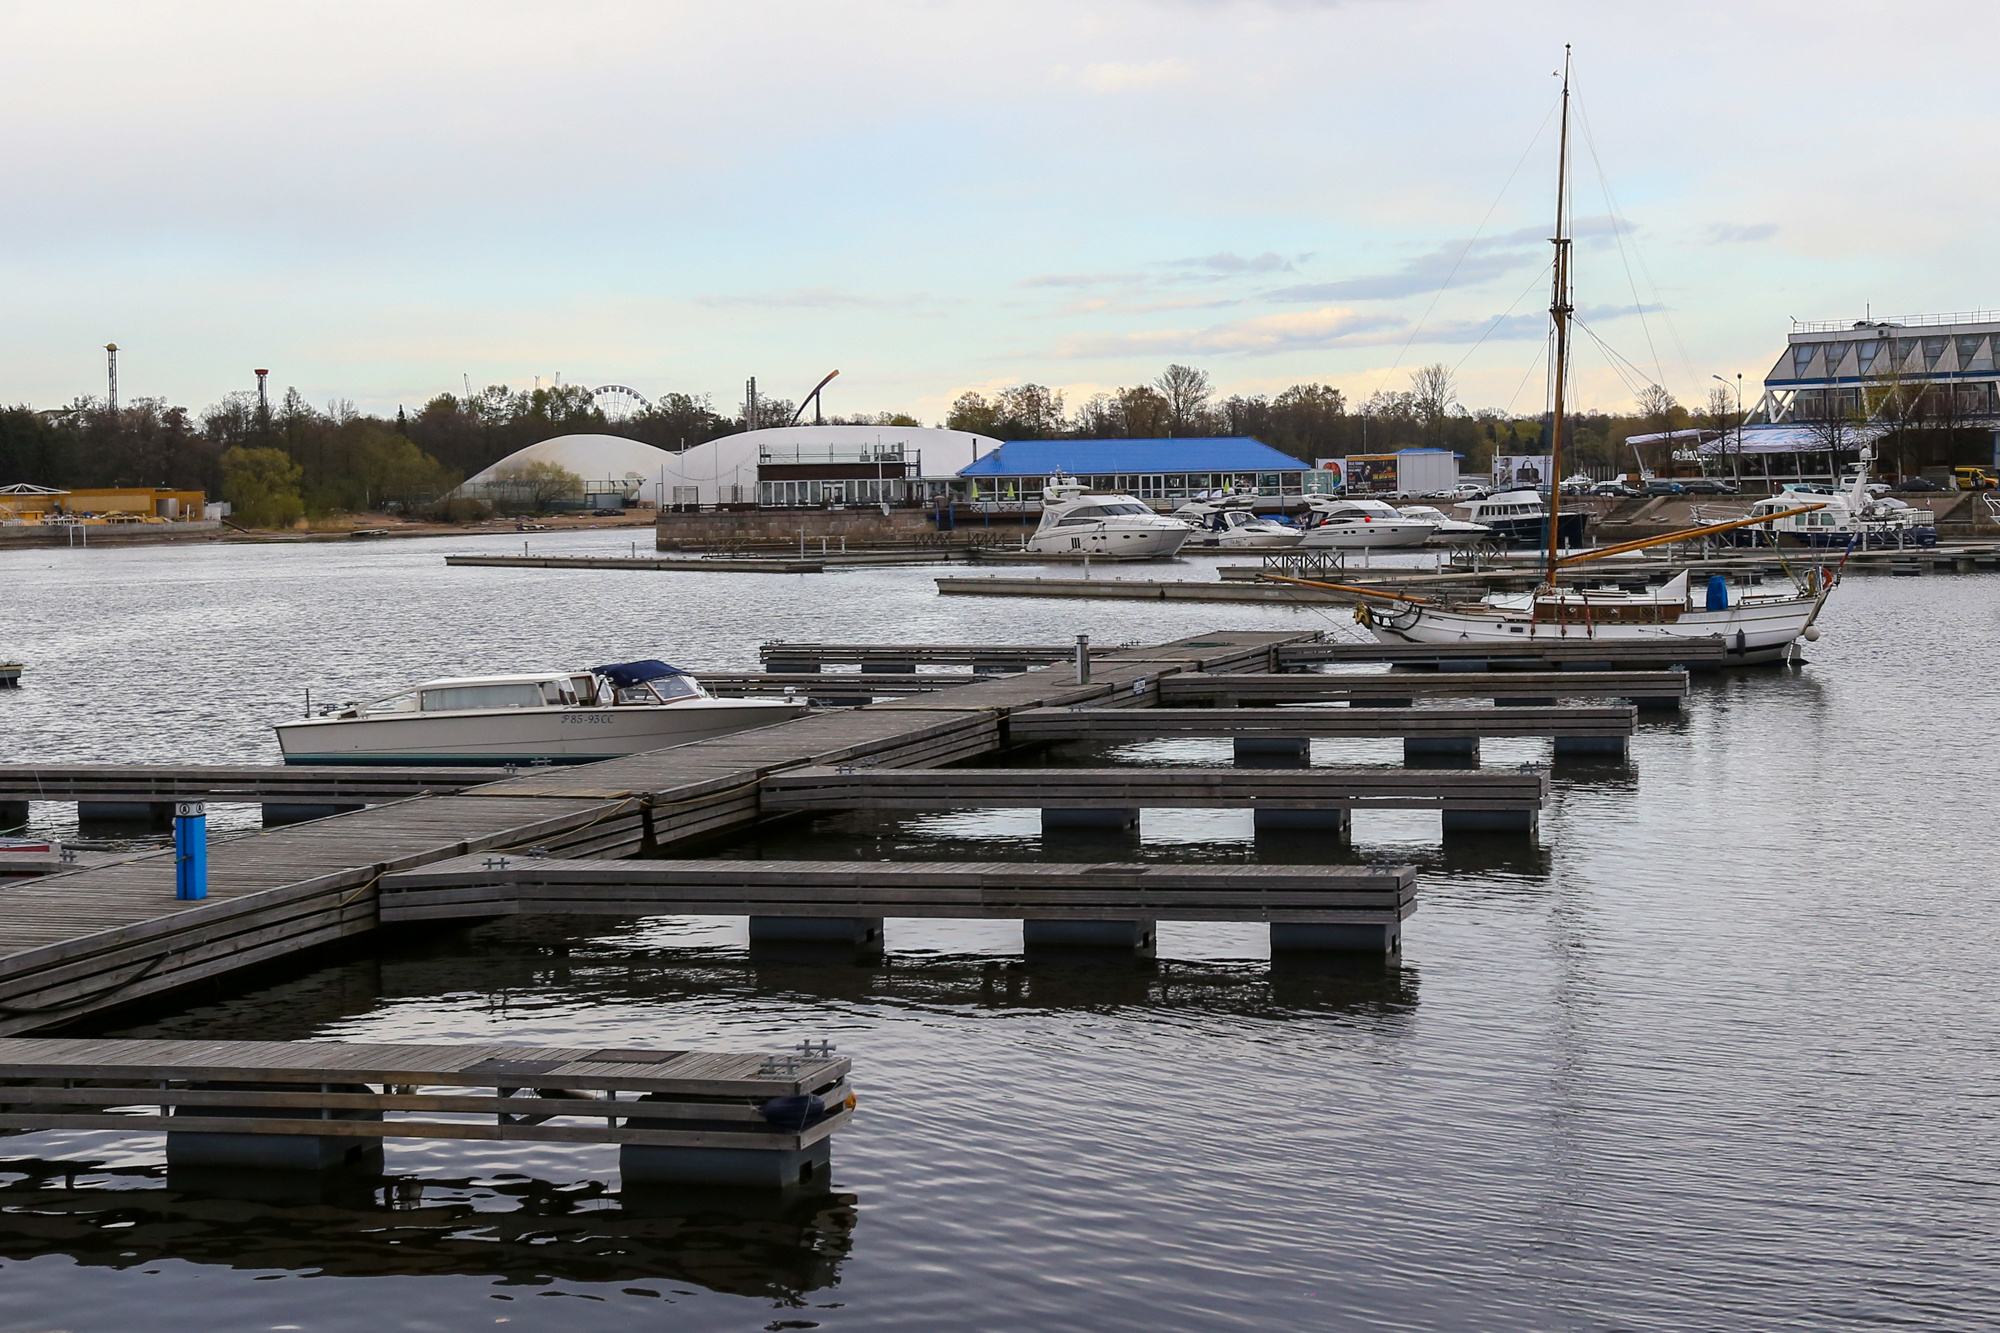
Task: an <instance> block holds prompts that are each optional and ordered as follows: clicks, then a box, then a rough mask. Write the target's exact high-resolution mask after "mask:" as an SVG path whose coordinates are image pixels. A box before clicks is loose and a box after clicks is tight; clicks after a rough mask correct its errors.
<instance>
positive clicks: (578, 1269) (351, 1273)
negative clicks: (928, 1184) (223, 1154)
mask: <svg viewBox="0 0 2000 1333" xmlns="http://www.w3.org/2000/svg"><path fill="white" fill-rule="evenodd" d="M0 1174H3V1175H5V1176H8V1177H11V1179H7V1180H6V1181H5V1182H4V1183H0V1256H4V1257H5V1258H7V1259H10V1260H14V1261H16V1262H21V1261H25V1260H29V1259H34V1258H39V1257H42V1256H45V1255H65V1256H68V1257H69V1258H70V1259H71V1260H73V1261H74V1262H75V1263H77V1264H78V1265H80V1266H82V1267H86V1268H115V1269H131V1268H144V1267H145V1266H146V1265H148V1264H153V1263H157V1262H159V1261H161V1260H164V1259H178V1260H182V1261H184V1262H188V1263H195V1264H208V1265H218V1266H221V1267H225V1268H232V1269H257V1270H264V1271H269V1270H271V1269H274V1268H275V1269H288V1270H291V1271H294V1272H304V1273H314V1274H319V1275H325V1276H333V1277H390V1276H436V1275H458V1276H480V1277H494V1278H499V1279H502V1280H503V1282H504V1283H506V1284H508V1285H515V1284H518V1285H522V1286H540V1285H544V1284H547V1283H550V1282H572V1283H596V1284H604V1283H633V1282H641V1283H645V1284H647V1290H645V1291H635V1290H632V1289H631V1288H627V1290H626V1294H628V1295H653V1296H665V1295H667V1294H668V1289H669V1288H671V1287H672V1286H674V1285H677V1284H678V1285H683V1286H699V1287H705V1288H707V1289H708V1290H710V1291H716V1292H722V1293H726V1294H731V1295H739V1296H755V1297H762V1298H765V1299H768V1300H776V1301H793V1300H797V1299H798V1298H800V1297H801V1296H803V1295H805V1294H806V1293H808V1292H813V1291H817V1290H820V1289H822V1288H825V1287H831V1286H834V1285H836V1284H837V1283H838V1282H839V1280H840V1265H841V1263H842V1261H843V1260H845V1259H846V1258H847V1257H848V1255H849V1253H850V1252H851V1250H852V1249H853V1232H854V1224H855V1216H856V1199H855V1196H853V1195H851V1194H818V1195H804V1196H800V1195H776V1194H773V1195H768V1196H765V1195H757V1194H744V1193H710V1192H695V1191H686V1190H677V1191H672V1192H659V1193H654V1192H639V1191H631V1190H628V1191H625V1192H624V1193H623V1194H622V1195H621V1194H619V1193H617V1192H614V1191H611V1190H608V1189H606V1188H605V1187H604V1186H602V1185H600V1184H598V1183H596V1182H593V1181H582V1182H576V1183H570V1184H556V1183H551V1182H549V1181H544V1180H530V1179H526V1178H519V1177H517V1178H506V1177H501V1178H496V1179H491V1180H416V1179H412V1178H409V1177H380V1178H373V1179H369V1178H357V1177H347V1176H342V1175H340V1174H339V1173H332V1174H331V1175H329V1176H324V1177H318V1176H315V1177H305V1178H303V1179H286V1178H283V1177H279V1178H276V1179H269V1180H265V1181H262V1182H261V1183H260V1182H258V1181H256V1180H254V1179H251V1178H250V1177H248V1176H245V1175H240V1174H239V1175H237V1176H234V1177H232V1178H230V1179H228V1180H217V1179H204V1178H202V1177H199V1176H188V1175H184V1174H183V1173H181V1172H178V1171H176V1172H174V1173H172V1175H170V1176H169V1175H167V1174H166V1173H164V1172H163V1171H160V1170H112V1169H106V1168H103V1167H101V1166H100V1165H98V1164H96V1163H93V1162H89V1161H49V1160H43V1159H38V1158H25V1159H16V1160H12V1161H4V1162H0ZM163 1182H164V1187H162V1183H163Z"/></svg>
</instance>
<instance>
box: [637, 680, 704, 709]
mask: <svg viewBox="0 0 2000 1333" xmlns="http://www.w3.org/2000/svg"><path fill="white" fill-rule="evenodd" d="M699 698H701V687H700V686H699V685H696V684H695V683H694V681H693V680H691V679H689V678H688V677H686V676H655V677H654V678H653V679H651V680H646V681H640V682H639V683H638V684H636V685H621V686H619V687H618V702H619V703H621V704H672V703H679V702H680V701H681V700H683V699H699Z"/></svg>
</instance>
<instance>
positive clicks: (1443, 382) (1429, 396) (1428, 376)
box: [1410, 361, 1458, 444]
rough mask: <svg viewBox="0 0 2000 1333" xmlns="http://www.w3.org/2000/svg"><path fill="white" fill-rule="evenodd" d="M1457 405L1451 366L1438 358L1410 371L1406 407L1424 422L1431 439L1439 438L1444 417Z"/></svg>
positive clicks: (1455, 384)
mask: <svg viewBox="0 0 2000 1333" xmlns="http://www.w3.org/2000/svg"><path fill="white" fill-rule="evenodd" d="M1457 406H1458V384H1457V383H1456V381H1454V380H1453V378H1452V373H1451V367H1450V366H1447V365H1445V364H1444V363H1443V362H1442V361H1439V362H1435V363H1433V364H1431V365H1428V366H1420V367H1418V368H1417V369H1416V370H1414V371H1412V372H1411V373H1410V407H1411V408H1412V410H1413V411H1415V413H1416V416H1417V419H1418V420H1419V421H1421V422H1423V423H1424V430H1425V432H1426V433H1427V434H1428V435H1430V436H1431V440H1432V443H1434V444H1435V443H1437V442H1438V440H1439V439H1441V438H1442V435H1443V430H1444V419H1445V418H1446V417H1448V416H1450V415H1451V410H1452V409H1453V408H1454V407H1457Z"/></svg>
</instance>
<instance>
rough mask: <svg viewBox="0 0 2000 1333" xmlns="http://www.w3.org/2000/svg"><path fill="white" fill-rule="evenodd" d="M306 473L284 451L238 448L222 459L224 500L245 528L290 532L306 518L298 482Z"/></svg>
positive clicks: (227, 453) (239, 446)
mask: <svg viewBox="0 0 2000 1333" xmlns="http://www.w3.org/2000/svg"><path fill="white" fill-rule="evenodd" d="M304 475H305V469H304V468H302V467H300V466H299V465H298V464H297V463H295V462H293V461H292V456H291V455H290V454H288V453H286V452H285V451H284V450H283V449H249V448H245V447H243V446H242V445H238V446H236V447H235V448H233V449H230V450H229V451H228V452H226V453H225V454H223V455H222V498H223V499H225V500H227V501H229V507H230V510H231V514H232V517H234V519H235V520H236V522H237V524H238V525H239V526H241V527H246V528H288V527H290V526H292V524H294V523H296V522H298V521H299V520H300V519H301V518H303V517H305V512H306V506H305V501H303V500H301V499H300V498H299V478H301V477H303V476H304Z"/></svg>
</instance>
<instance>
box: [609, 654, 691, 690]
mask: <svg viewBox="0 0 2000 1333" xmlns="http://www.w3.org/2000/svg"><path fill="white" fill-rule="evenodd" d="M591 670H592V671H595V672H596V673H597V674H598V675H600V676H602V677H604V678H605V679H606V680H608V681H610V682H611V683H612V684H613V685H616V686H617V687H619V688H620V689H623V688H624V687H625V686H627V685H643V684H645V683H646V682H647V681H649V680H658V679H660V677H662V676H692V675H693V674H694V673H693V672H692V671H683V670H681V669H680V668H679V667H677V666H668V665H667V664H666V663H665V662H661V661H658V660H656V659H654V658H650V657H649V658H647V659H646V660H645V661H643V662H613V663H612V664H611V665H610V666H601V667H592V668H591Z"/></svg>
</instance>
